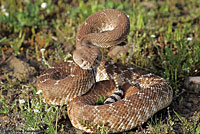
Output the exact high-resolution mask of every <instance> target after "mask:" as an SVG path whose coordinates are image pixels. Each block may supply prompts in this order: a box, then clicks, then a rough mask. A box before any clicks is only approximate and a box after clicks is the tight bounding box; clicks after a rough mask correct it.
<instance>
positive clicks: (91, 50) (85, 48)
mask: <svg viewBox="0 0 200 134" xmlns="http://www.w3.org/2000/svg"><path fill="white" fill-rule="evenodd" d="M101 57H102V55H101V51H100V48H99V47H96V46H93V45H88V44H87V45H86V44H85V45H81V46H80V47H78V48H77V49H76V50H75V51H74V52H73V59H74V61H75V63H76V64H78V65H79V67H81V68H82V69H92V68H97V67H98V66H99V64H100V62H101Z"/></svg>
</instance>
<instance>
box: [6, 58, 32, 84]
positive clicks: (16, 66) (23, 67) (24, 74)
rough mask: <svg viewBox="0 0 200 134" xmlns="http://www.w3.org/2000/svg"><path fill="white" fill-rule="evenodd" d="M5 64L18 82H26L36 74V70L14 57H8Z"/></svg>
mask: <svg viewBox="0 0 200 134" xmlns="http://www.w3.org/2000/svg"><path fill="white" fill-rule="evenodd" d="M7 63H8V65H9V67H10V68H12V69H13V71H14V74H13V75H14V76H15V77H16V78H17V79H18V80H20V81H21V80H27V79H28V78H30V77H31V76H33V75H34V74H36V70H35V68H34V67H32V66H30V65H29V64H28V63H26V62H24V61H22V60H20V59H18V58H16V57H14V56H12V57H10V58H9V59H8V61H7Z"/></svg>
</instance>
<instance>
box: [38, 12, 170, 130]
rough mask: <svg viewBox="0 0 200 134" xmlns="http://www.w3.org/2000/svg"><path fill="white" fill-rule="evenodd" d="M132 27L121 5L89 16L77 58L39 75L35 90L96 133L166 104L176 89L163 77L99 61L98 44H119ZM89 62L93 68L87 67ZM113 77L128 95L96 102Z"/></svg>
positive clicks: (139, 119) (127, 125) (136, 120)
mask: <svg viewBox="0 0 200 134" xmlns="http://www.w3.org/2000/svg"><path fill="white" fill-rule="evenodd" d="M111 16H112V17H111ZM99 23H100V24H99ZM102 23H103V24H102ZM105 23H109V25H107V24H105ZM90 25H91V27H90ZM111 25H112V26H111ZM118 25H120V26H119V27H118ZM95 26H96V27H97V28H96V29H95V28H94V27H95ZM104 30H106V31H108V30H111V31H108V32H104ZM113 31H114V32H113ZM97 32H100V35H98V33H97ZM128 32H129V21H128V18H127V17H126V15H125V14H123V13H122V12H120V11H118V10H113V9H110V10H103V11H100V12H97V13H95V14H94V15H91V16H90V17H88V19H86V21H85V22H84V23H83V25H82V26H81V28H80V31H79V33H78V35H77V40H76V47H77V48H76V50H75V52H74V53H73V59H74V61H75V62H74V61H68V62H65V63H61V64H59V65H57V66H55V67H53V68H49V69H47V70H46V71H44V72H43V73H42V74H41V75H40V76H39V77H38V79H37V84H36V85H37V90H38V91H42V97H43V101H44V102H46V103H49V104H53V105H61V104H68V109H67V110H68V116H69V118H70V120H71V123H72V125H73V126H74V127H76V128H79V129H82V130H84V131H86V132H94V133H99V132H100V128H102V127H104V129H106V131H107V132H113V133H114V132H123V131H127V130H130V129H132V128H134V127H137V126H138V125H141V124H142V123H144V122H145V121H147V120H148V119H149V118H150V117H152V115H153V114H155V113H156V112H157V111H159V110H161V109H163V108H165V107H167V106H168V105H169V104H170V103H171V101H172V96H173V92H172V89H171V87H170V86H169V85H168V84H167V82H166V81H165V80H164V79H163V78H161V77H159V76H156V75H154V74H151V73H146V72H144V71H141V70H139V69H136V68H132V67H127V66H124V65H121V64H117V63H112V62H108V61H104V60H101V53H100V50H99V48H98V47H97V46H99V44H102V45H101V46H100V47H110V46H112V45H113V44H115V45H116V44H119V43H120V42H122V41H123V40H124V38H125V37H126V36H127V35H128ZM106 33H109V34H106ZM102 34H103V35H102ZM87 35H88V36H87ZM91 67H92V68H93V70H91V69H89V68H91ZM93 71H94V72H95V74H96V75H95V76H96V82H97V83H96V84H94V82H95V79H94V75H93V73H94V72H93ZM114 80H115V81H116V80H117V82H118V83H119V84H120V86H121V87H122V90H123V91H124V98H123V99H121V100H119V101H117V102H115V103H112V104H106V105H95V103H96V102H97V100H98V99H99V98H101V97H103V96H105V97H109V96H111V95H112V94H113V92H115V88H116V82H115V81H114Z"/></svg>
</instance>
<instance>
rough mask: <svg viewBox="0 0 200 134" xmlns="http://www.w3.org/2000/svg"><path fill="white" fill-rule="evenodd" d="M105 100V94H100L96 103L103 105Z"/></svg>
mask: <svg viewBox="0 0 200 134" xmlns="http://www.w3.org/2000/svg"><path fill="white" fill-rule="evenodd" d="M105 100H106V97H105V96H98V97H97V102H96V105H103V104H104V101H105Z"/></svg>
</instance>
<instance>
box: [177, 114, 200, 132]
mask: <svg viewBox="0 0 200 134" xmlns="http://www.w3.org/2000/svg"><path fill="white" fill-rule="evenodd" d="M174 113H175V114H176V116H177V117H178V119H179V120H180V122H181V123H182V129H183V132H184V133H191V134H199V132H200V122H199V118H198V117H196V118H195V119H194V120H193V121H192V122H189V121H188V120H187V119H186V118H184V117H182V116H180V115H179V114H178V113H177V112H175V111H174Z"/></svg>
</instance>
